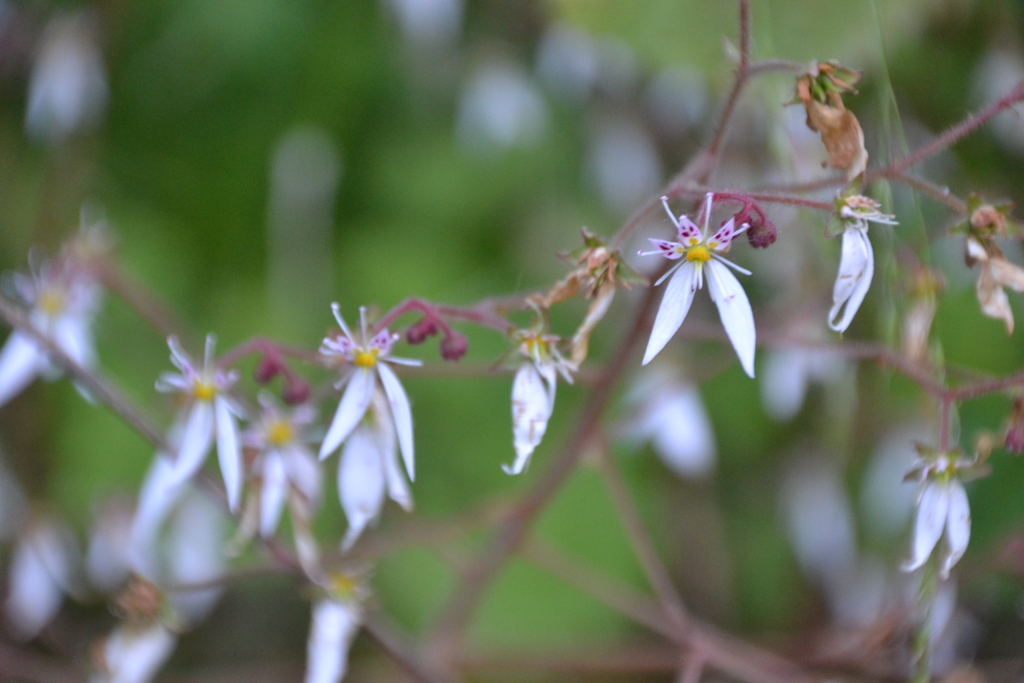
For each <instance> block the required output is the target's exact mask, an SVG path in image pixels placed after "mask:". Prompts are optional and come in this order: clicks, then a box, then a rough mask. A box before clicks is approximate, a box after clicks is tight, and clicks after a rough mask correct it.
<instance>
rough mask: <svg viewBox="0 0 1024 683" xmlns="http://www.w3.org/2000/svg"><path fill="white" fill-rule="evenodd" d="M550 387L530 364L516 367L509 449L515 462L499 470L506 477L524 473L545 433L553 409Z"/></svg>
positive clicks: (525, 363) (526, 363)
mask: <svg viewBox="0 0 1024 683" xmlns="http://www.w3.org/2000/svg"><path fill="white" fill-rule="evenodd" d="M553 382H554V380H552V383H553ZM549 386H550V385H548V384H547V383H545V381H544V380H543V379H542V378H541V375H540V373H539V372H538V371H537V367H536V366H535V365H534V364H533V363H532V362H530V361H526V362H524V363H523V364H522V365H520V366H519V370H518V372H516V377H515V380H514V381H513V382H512V445H513V446H514V447H515V449H516V459H515V462H514V463H512V466H511V467H510V466H508V465H502V466H501V467H502V469H503V470H504V471H505V473H506V474H520V473H521V472H522V471H523V470H525V469H526V467H527V465H529V464H530V456H531V455H532V454H533V450H534V449H535V448H536V447H537V445H538V444H540V441H541V439H542V438H543V437H544V432H545V431H547V428H548V418H550V417H551V411H552V408H553V406H552V404H551V396H552V392H551V391H549Z"/></svg>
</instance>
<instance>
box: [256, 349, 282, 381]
mask: <svg viewBox="0 0 1024 683" xmlns="http://www.w3.org/2000/svg"><path fill="white" fill-rule="evenodd" d="M279 372H281V361H280V360H278V359H277V358H276V357H274V356H263V358H261V359H260V362H259V363H257V364H256V369H255V370H254V371H253V373H252V374H253V379H255V380H256V381H257V382H258V383H260V384H266V383H267V382H269V381H270V380H272V379H274V378H275V377H277V375H278V373H279Z"/></svg>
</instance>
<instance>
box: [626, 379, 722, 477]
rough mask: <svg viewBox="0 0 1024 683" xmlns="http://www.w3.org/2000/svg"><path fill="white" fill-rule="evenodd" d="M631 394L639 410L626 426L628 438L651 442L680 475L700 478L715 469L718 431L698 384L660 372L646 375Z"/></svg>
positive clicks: (669, 465)
mask: <svg viewBox="0 0 1024 683" xmlns="http://www.w3.org/2000/svg"><path fill="white" fill-rule="evenodd" d="M630 394H631V396H630V399H631V401H632V402H634V403H636V404H638V409H637V411H636V414H635V416H634V417H633V418H632V420H631V421H630V422H629V424H627V425H626V430H625V436H626V437H628V438H629V439H631V440H635V441H650V442H651V448H652V449H653V450H654V452H655V454H656V455H657V456H658V457H659V458H661V461H662V462H663V463H665V466H666V467H668V468H669V469H670V470H672V471H673V472H675V473H676V474H678V475H679V476H680V477H683V478H686V479H690V478H700V477H704V476H706V475H708V474H709V473H710V472H711V470H712V469H714V466H715V451H716V447H715V433H714V430H713V428H712V426H711V420H710V418H708V414H707V411H706V410H705V409H704V402H703V401H702V400H701V396H700V390H699V389H698V388H697V387H696V386H694V385H692V384H689V383H688V382H683V381H680V380H678V379H676V378H674V377H672V376H671V375H666V374H665V373H664V372H659V373H656V374H648V375H646V376H644V377H643V378H642V379H641V381H639V382H637V385H636V386H635V387H634V388H633V390H631V391H630Z"/></svg>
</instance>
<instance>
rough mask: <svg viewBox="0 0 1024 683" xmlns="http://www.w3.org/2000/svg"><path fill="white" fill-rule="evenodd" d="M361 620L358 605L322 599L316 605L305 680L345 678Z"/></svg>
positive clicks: (332, 682)
mask: <svg viewBox="0 0 1024 683" xmlns="http://www.w3.org/2000/svg"><path fill="white" fill-rule="evenodd" d="M361 621H362V615H361V613H360V611H359V608H358V607H354V606H351V605H348V604H345V603H342V602H338V601H336V600H321V601H319V602H317V603H316V604H315V605H313V623H312V624H311V626H310V629H309V641H308V643H307V644H306V677H305V679H304V683H338V681H340V680H341V679H342V678H344V676H345V671H346V670H347V669H348V650H349V647H351V645H352V640H353V639H354V638H355V637H356V633H358V632H359V624H360V622H361Z"/></svg>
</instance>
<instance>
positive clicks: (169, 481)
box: [131, 453, 185, 581]
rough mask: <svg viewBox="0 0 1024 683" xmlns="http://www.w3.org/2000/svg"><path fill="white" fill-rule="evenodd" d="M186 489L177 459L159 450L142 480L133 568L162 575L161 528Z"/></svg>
mask: <svg viewBox="0 0 1024 683" xmlns="http://www.w3.org/2000/svg"><path fill="white" fill-rule="evenodd" d="M184 491H185V485H184V483H183V482H182V481H181V480H180V479H179V478H178V476H177V471H176V470H175V466H174V462H172V461H171V459H170V458H168V457H167V456H166V455H164V454H163V453H157V455H156V457H155V458H154V459H153V464H152V465H150V466H149V471H148V472H146V477H145V479H143V481H142V489H141V491H140V492H139V502H138V504H137V505H136V507H135V519H134V520H132V531H131V553H132V561H131V564H132V569H133V570H134V571H135V572H137V573H138V574H141V575H142V576H144V577H146V578H147V579H149V580H150V581H156V580H157V579H158V578H159V577H158V575H157V572H158V559H157V556H156V553H157V551H156V542H157V538H158V537H159V535H160V528H161V526H163V523H164V520H165V519H166V518H167V514H168V512H169V511H170V509H171V508H172V507H174V505H175V504H176V503H177V502H178V501H179V500H180V499H181V495H182V493H184Z"/></svg>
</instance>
